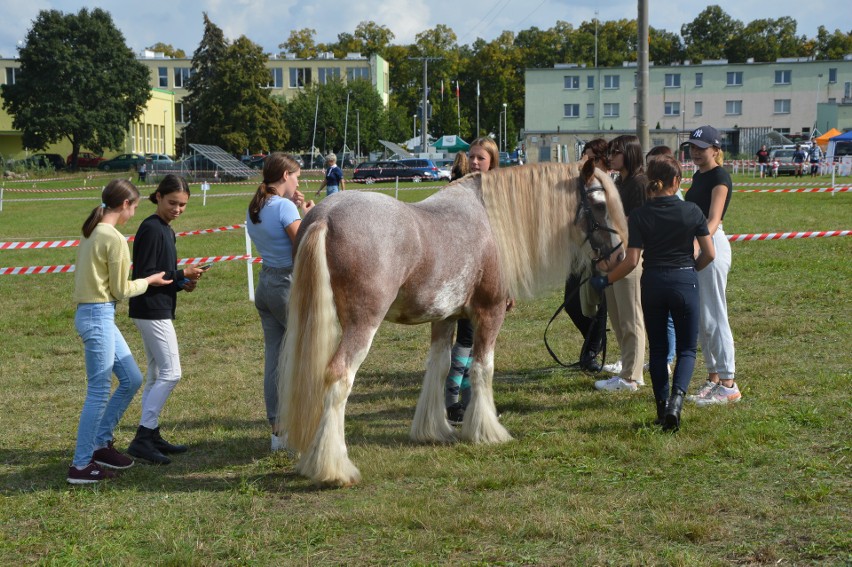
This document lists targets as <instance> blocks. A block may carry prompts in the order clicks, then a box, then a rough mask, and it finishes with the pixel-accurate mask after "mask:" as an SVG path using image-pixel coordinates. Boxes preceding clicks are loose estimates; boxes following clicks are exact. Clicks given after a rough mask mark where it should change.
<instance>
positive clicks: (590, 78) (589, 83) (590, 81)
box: [586, 75, 595, 90]
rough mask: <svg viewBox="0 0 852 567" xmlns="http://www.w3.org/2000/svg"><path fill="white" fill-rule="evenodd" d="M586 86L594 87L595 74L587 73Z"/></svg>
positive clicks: (590, 88)
mask: <svg viewBox="0 0 852 567" xmlns="http://www.w3.org/2000/svg"><path fill="white" fill-rule="evenodd" d="M586 88H587V89H589V90H592V89H594V88H595V76H594V75H589V76H588V77H586Z"/></svg>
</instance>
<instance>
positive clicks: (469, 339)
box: [456, 319, 473, 348]
mask: <svg viewBox="0 0 852 567" xmlns="http://www.w3.org/2000/svg"><path fill="white" fill-rule="evenodd" d="M456 344H457V345H459V346H463V347H466V348H471V347H472V346H473V325H472V324H471V322H470V319H459V322H458V324H457V325H456Z"/></svg>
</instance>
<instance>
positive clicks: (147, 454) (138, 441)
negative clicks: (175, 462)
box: [127, 425, 172, 465]
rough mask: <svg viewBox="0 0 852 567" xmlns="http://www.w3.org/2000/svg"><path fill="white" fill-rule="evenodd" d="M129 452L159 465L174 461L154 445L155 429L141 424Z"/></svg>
mask: <svg viewBox="0 0 852 567" xmlns="http://www.w3.org/2000/svg"><path fill="white" fill-rule="evenodd" d="M127 452H128V453H130V454H131V455H133V456H134V457H136V458H138V459H144V460H146V461H150V462H152V463H155V464H159V465H167V464H169V463H171V462H172V460H171V459H170V458H168V457H167V456H165V455H164V454H162V453H161V452H160V451H159V449H157V447H155V446H154V430H153V429H148V428H147V427H145V426H144V425H140V426H139V428H138V429H137V430H136V437H135V438H134V439H133V441H131V442H130V446H128V447H127Z"/></svg>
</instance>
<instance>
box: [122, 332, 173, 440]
mask: <svg viewBox="0 0 852 567" xmlns="http://www.w3.org/2000/svg"><path fill="white" fill-rule="evenodd" d="M133 322H134V323H135V324H136V328H137V329H139V333H140V334H141V335H142V344H144V345H145V357H146V358H147V359H148V370H147V372H146V377H145V388H144V390H142V417H141V419H140V420H139V425H141V426H143V427H147V428H148V429H155V428H156V427H157V426H158V425H159V422H160V413H161V412H162V411H163V407H164V406H165V405H166V400H167V399H168V398H169V394H171V393H172V390H174V388H175V386H176V385H177V383H178V381H179V380H180V377H181V368H180V354H179V352H178V343H177V335H176V334H175V326H174V324H173V323H172V320H171V319H155V320H150V319H133Z"/></svg>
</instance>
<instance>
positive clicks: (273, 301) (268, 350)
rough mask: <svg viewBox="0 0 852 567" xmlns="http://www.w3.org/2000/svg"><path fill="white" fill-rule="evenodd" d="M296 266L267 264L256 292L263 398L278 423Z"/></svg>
mask: <svg viewBox="0 0 852 567" xmlns="http://www.w3.org/2000/svg"><path fill="white" fill-rule="evenodd" d="M292 274H293V268H273V267H271V266H267V265H265V264H264V265H263V267H262V268H261V269H260V276H259V277H258V282H257V289H256V290H255V293H254V306H255V307H256V308H257V312H258V314H259V315H260V325H261V326H262V327H263V345H264V348H263V399H264V401H265V403H266V419H268V420H269V423H270V425H272V426H274V425H275V421H276V420H277V419H278V358H279V356H280V355H281V345H282V343H283V342H284V334H285V333H286V332H287V310H288V307H289V304H290V285H291V283H292Z"/></svg>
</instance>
